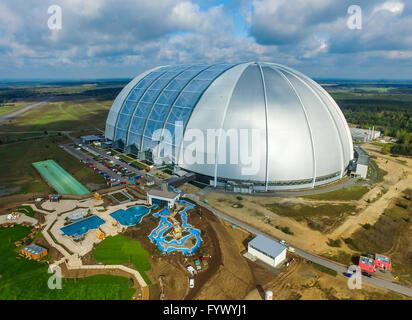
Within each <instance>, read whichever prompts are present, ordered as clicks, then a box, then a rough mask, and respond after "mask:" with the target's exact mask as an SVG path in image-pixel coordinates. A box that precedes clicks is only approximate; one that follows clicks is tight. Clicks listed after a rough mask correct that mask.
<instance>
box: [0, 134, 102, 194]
mask: <svg viewBox="0 0 412 320" xmlns="http://www.w3.org/2000/svg"><path fill="white" fill-rule="evenodd" d="M67 142H69V141H68V140H67V138H65V137H51V138H45V139H41V140H35V141H26V142H20V143H13V144H5V145H0V159H2V161H0V172H2V174H1V177H0V186H3V187H6V188H7V187H16V186H19V187H20V190H19V191H18V192H17V193H30V192H47V193H51V192H52V191H53V190H52V189H51V187H49V186H48V185H47V183H46V182H45V181H44V180H43V179H42V178H41V176H40V174H39V173H38V172H37V171H36V169H35V168H34V167H33V166H32V163H33V162H36V161H43V160H47V159H53V160H55V161H56V162H57V163H58V164H59V165H60V166H61V167H63V168H64V169H65V170H66V171H67V172H69V173H70V174H71V175H72V176H73V177H74V178H75V179H76V180H77V181H79V182H80V183H81V184H83V185H85V186H86V187H87V183H93V184H97V185H100V186H101V187H103V186H105V185H106V181H105V179H104V178H103V177H102V176H100V175H99V174H97V173H96V172H94V171H93V170H92V169H90V168H88V167H86V166H85V165H84V164H82V163H80V161H78V160H77V159H76V158H74V157H73V156H71V155H70V154H68V153H67V152H65V151H64V150H63V149H61V148H60V147H59V146H58V144H61V143H67ZM89 190H90V189H89ZM90 191H93V190H90Z"/></svg>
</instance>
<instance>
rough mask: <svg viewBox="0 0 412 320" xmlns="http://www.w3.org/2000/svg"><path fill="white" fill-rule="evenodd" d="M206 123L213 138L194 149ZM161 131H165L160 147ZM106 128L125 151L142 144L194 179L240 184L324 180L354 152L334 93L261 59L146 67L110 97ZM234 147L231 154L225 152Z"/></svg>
mask: <svg viewBox="0 0 412 320" xmlns="http://www.w3.org/2000/svg"><path fill="white" fill-rule="evenodd" d="M210 130H214V134H215V136H213V139H215V140H214V141H215V143H214V144H210V143H207V142H202V143H200V144H198V145H197V146H199V145H201V146H203V148H201V149H202V150H200V149H196V148H194V149H195V150H194V149H193V138H194V136H198V135H199V134H200V133H202V134H203V136H204V137H207V138H210ZM242 130H243V132H247V133H248V134H247V138H246V140H242V139H241V138H242V137H244V136H242ZM156 132H157V134H156ZM159 132H160V133H162V134H160V135H159ZM165 132H169V133H170V135H171V136H169V139H166V140H168V141H167V142H166V143H164V144H166V145H167V147H166V148H163V151H159V150H158V145H159V141H161V140H162V139H163V140H164V135H163V133H165ZM179 132H180V133H181V134H178V133H179ZM234 132H235V135H236V132H237V133H238V136H237V137H236V138H235V139H234V140H231V138H232V134H233V133H234ZM154 133H155V134H154ZM194 133H196V134H194ZM105 136H106V138H108V139H110V140H112V141H113V143H114V145H115V146H116V147H117V148H120V149H122V150H124V152H126V153H134V154H136V155H139V156H140V155H142V154H147V151H148V150H149V151H152V153H153V157H155V158H156V157H161V158H162V159H168V160H169V161H170V162H171V163H173V164H175V165H176V166H178V167H180V168H181V169H183V170H185V171H188V172H193V173H195V174H196V176H197V179H198V181H202V182H204V183H207V184H210V185H213V186H226V187H228V188H229V189H231V188H232V189H231V190H233V189H235V190H239V188H240V189H242V190H244V188H246V189H247V190H248V191H249V192H250V191H251V190H256V191H259V190H260V191H265V190H282V189H298V188H310V187H314V186H317V185H321V184H325V183H330V182H333V181H336V180H339V179H340V178H342V176H343V175H344V174H345V173H346V171H347V168H348V165H349V163H350V161H351V160H352V158H353V145H352V138H351V134H350V131H349V127H348V125H347V123H346V120H345V118H344V116H343V114H342V112H341V110H340V109H339V107H338V105H337V104H336V102H335V101H334V100H333V98H332V97H331V96H330V95H329V94H328V93H327V92H326V91H325V90H324V89H323V88H322V87H321V86H319V85H318V84H317V83H316V82H314V81H313V80H311V79H310V78H308V77H307V76H305V75H303V74H301V73H299V72H297V71H295V70H293V69H291V68H288V67H285V66H282V65H279V64H274V63H266V62H262V63H261V62H247V63H239V64H224V63H223V64H210V65H206V64H195V65H187V66H164V67H158V68H154V69H152V70H148V71H146V72H144V73H142V74H140V75H139V76H137V77H136V78H134V79H133V80H132V81H131V82H130V83H129V84H128V85H127V86H126V87H125V88H124V89H123V90H122V91H121V92H120V94H119V95H118V96H117V98H116V100H115V101H114V103H113V106H112V107H111V109H110V112H109V115H108V118H107V122H106V131H105ZM162 137H163V138H162ZM239 137H240V138H239ZM170 138H171V139H170ZM205 139H206V138H205ZM236 139H237V140H236ZM206 140H207V139H206ZM209 145H212V147H210V146H209ZM234 145H235V147H233V146H234ZM242 148H243V151H242V150H241V151H240V155H237V156H234V157H233V159H234V160H233V159H232V158H231V157H232V156H233V150H237V149H242ZM165 150H166V151H165ZM160 152H162V155H160ZM242 152H243V154H242ZM193 153H194V155H193ZM187 154H189V155H191V157H190V161H188V157H187V156H185V155H187ZM242 157H243V160H245V159H249V162H247V161H241V160H239V159H242ZM193 158H195V159H196V160H198V161H193ZM199 159H204V161H199ZM251 159H252V160H251ZM224 160H226V161H224ZM232 160H233V161H232ZM252 169H253V170H252ZM236 188H237V189H236Z"/></svg>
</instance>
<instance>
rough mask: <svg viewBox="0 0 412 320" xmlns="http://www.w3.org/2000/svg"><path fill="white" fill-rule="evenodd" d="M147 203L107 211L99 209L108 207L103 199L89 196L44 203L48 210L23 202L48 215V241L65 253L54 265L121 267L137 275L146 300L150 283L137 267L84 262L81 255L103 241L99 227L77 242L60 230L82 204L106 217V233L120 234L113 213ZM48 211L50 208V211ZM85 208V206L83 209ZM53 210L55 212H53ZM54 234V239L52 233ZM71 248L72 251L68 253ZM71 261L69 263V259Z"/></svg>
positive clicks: (82, 267) (114, 207) (44, 225)
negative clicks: (97, 235) (98, 232)
mask: <svg viewBox="0 0 412 320" xmlns="http://www.w3.org/2000/svg"><path fill="white" fill-rule="evenodd" d="M142 204H143V205H147V203H146V202H145V201H143V200H139V201H132V202H128V203H127V204H120V205H118V206H111V207H110V208H109V209H108V210H106V211H104V212H99V211H98V210H104V208H103V200H96V199H94V198H89V199H85V200H61V201H60V202H50V201H46V202H43V203H42V205H41V207H42V208H43V209H45V210H42V209H38V208H37V207H36V206H35V205H34V204H32V203H29V204H23V205H27V206H30V207H31V208H33V209H34V210H35V211H38V212H40V213H43V214H44V217H45V223H43V224H42V226H43V227H44V230H43V232H42V233H43V236H44V238H45V239H46V241H47V242H48V243H49V244H50V245H51V246H52V247H54V248H55V249H57V250H58V251H59V252H60V253H61V254H62V255H63V258H62V259H60V260H59V261H54V262H53V263H52V264H51V266H57V265H60V264H62V263H66V266H67V268H68V269H72V270H74V269H120V270H123V271H126V272H128V273H130V274H131V275H133V276H134V277H135V278H136V280H137V281H138V283H139V284H140V286H141V287H142V291H143V299H148V297H149V295H148V290H147V288H148V287H147V283H146V282H145V280H144V279H143V278H142V276H141V275H140V273H139V272H138V271H137V270H135V269H131V268H128V267H126V266H122V265H83V263H82V260H81V256H83V255H84V254H86V253H88V252H90V251H91V250H92V249H93V244H94V243H99V242H101V240H98V239H97V238H96V236H95V230H90V231H89V232H88V233H87V234H86V236H85V239H84V240H83V241H82V242H81V243H76V242H75V241H73V240H72V239H71V237H67V236H65V235H63V232H62V231H61V230H60V228H62V227H63V226H64V222H65V221H66V220H65V218H66V217H68V216H70V214H72V213H73V212H77V211H80V210H82V208H79V207H85V208H87V209H89V208H90V210H91V213H92V214H95V215H97V216H98V217H100V218H101V219H103V220H105V221H106V223H104V224H103V225H101V226H100V228H101V229H102V230H103V231H104V232H105V233H106V236H109V235H111V236H114V235H117V234H118V230H117V228H116V227H113V226H112V221H115V220H114V219H113V218H112V217H111V216H110V213H112V212H114V211H116V210H119V209H124V210H125V209H127V206H130V205H142ZM46 210H48V211H46ZM83 210H84V209H83ZM50 211H52V212H50ZM49 232H50V234H51V235H53V237H54V238H55V239H53V238H52V237H51V236H50V234H49ZM68 250H69V251H71V252H68ZM66 260H67V262H66Z"/></svg>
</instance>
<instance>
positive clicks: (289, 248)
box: [287, 247, 296, 253]
mask: <svg viewBox="0 0 412 320" xmlns="http://www.w3.org/2000/svg"><path fill="white" fill-rule="evenodd" d="M287 250H288V251H289V252H291V253H294V252H295V251H296V250H295V248H293V247H288V249H287Z"/></svg>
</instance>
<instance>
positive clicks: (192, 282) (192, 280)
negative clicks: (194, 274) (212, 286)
mask: <svg viewBox="0 0 412 320" xmlns="http://www.w3.org/2000/svg"><path fill="white" fill-rule="evenodd" d="M194 287H195V279H193V278H190V279H189V288H190V289H193V288H194Z"/></svg>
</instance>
